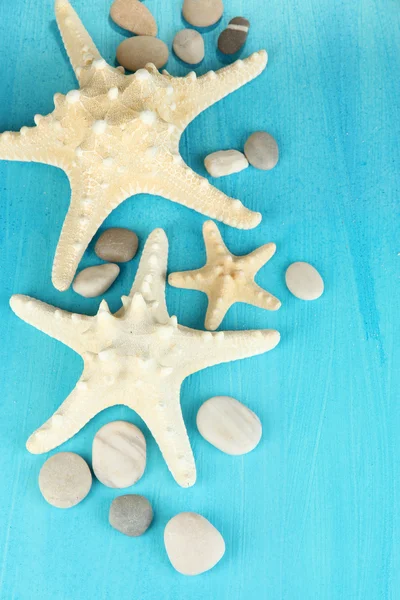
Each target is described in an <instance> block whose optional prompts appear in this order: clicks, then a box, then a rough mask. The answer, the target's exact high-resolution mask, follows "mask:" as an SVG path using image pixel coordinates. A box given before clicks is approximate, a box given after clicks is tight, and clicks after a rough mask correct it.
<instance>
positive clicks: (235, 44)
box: [218, 17, 250, 54]
mask: <svg viewBox="0 0 400 600" xmlns="http://www.w3.org/2000/svg"><path fill="white" fill-rule="evenodd" d="M249 28H250V21H248V20H247V19H245V18H244V17H235V18H234V19H231V20H230V21H229V24H228V26H227V28H226V29H224V31H223V32H222V33H221V34H220V36H219V38H218V49H219V50H220V52H222V53H223V54H235V53H236V52H239V50H240V49H241V48H243V46H244V44H245V43H246V40H247V36H248V33H249Z"/></svg>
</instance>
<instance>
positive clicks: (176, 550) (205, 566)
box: [164, 512, 225, 575]
mask: <svg viewBox="0 0 400 600" xmlns="http://www.w3.org/2000/svg"><path fill="white" fill-rule="evenodd" d="M164 543H165V549H166V551H167V554H168V558H169V560H170V561H171V564H172V566H173V567H174V568H175V569H176V570H177V571H178V572H179V573H182V575H200V573H204V572H205V571H209V570H210V569H212V568H213V567H214V566H215V565H216V564H217V563H218V562H219V561H220V560H221V558H222V557H223V555H224V553H225V542H224V538H223V537H222V535H221V534H220V532H219V531H218V530H217V529H216V528H215V527H214V526H213V525H211V523H210V521H208V520H207V519H205V518H204V517H202V516H201V515H198V514H197V513H192V512H184V513H180V514H179V515H176V516H175V517H173V518H172V519H171V520H170V521H169V522H168V523H167V525H166V527H165V531H164Z"/></svg>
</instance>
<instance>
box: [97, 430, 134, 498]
mask: <svg viewBox="0 0 400 600" xmlns="http://www.w3.org/2000/svg"><path fill="white" fill-rule="evenodd" d="M92 467H93V471H94V474H95V475H96V477H97V479H98V480H99V481H101V483H104V485H106V486H107V487H110V488H126V487H129V486H131V485H133V484H134V483H136V482H137V481H138V480H139V479H140V478H141V477H142V475H143V473H144V470H145V468H146V440H145V438H144V435H143V433H142V432H141V431H140V429H139V428H138V427H136V426H135V425H133V424H132V423H128V422H127V421H113V422H112V423H107V425H104V427H102V428H101V429H99V431H98V432H97V433H96V435H95V437H94V440H93V447H92Z"/></svg>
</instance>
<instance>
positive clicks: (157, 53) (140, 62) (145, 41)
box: [117, 35, 169, 71]
mask: <svg viewBox="0 0 400 600" xmlns="http://www.w3.org/2000/svg"><path fill="white" fill-rule="evenodd" d="M168 55H169V50H168V46H167V45H166V44H164V42H163V41H162V40H159V39H158V38H155V37H150V36H144V35H141V36H137V37H131V38H128V39H126V40H124V41H123V42H122V43H121V44H120V45H119V46H118V48H117V60H118V62H119V64H120V65H122V66H123V67H125V69H128V70H129V71H138V70H139V69H144V67H145V66H146V65H147V64H148V63H152V64H153V65H155V66H156V67H157V69H160V68H161V67H163V66H164V65H165V63H166V62H167V60H168Z"/></svg>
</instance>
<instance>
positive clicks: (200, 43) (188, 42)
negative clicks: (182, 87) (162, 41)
mask: <svg viewBox="0 0 400 600" xmlns="http://www.w3.org/2000/svg"><path fill="white" fill-rule="evenodd" d="M172 46H173V49H174V52H175V54H176V55H177V56H178V58H180V59H181V60H183V62H185V63H188V64H189V65H196V64H197V63H199V62H201V61H202V60H203V58H204V39H203V36H202V35H201V33H199V32H198V31H196V30H195V29H182V30H181V31H178V33H177V34H176V36H175V37H174V41H173V43H172Z"/></svg>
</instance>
